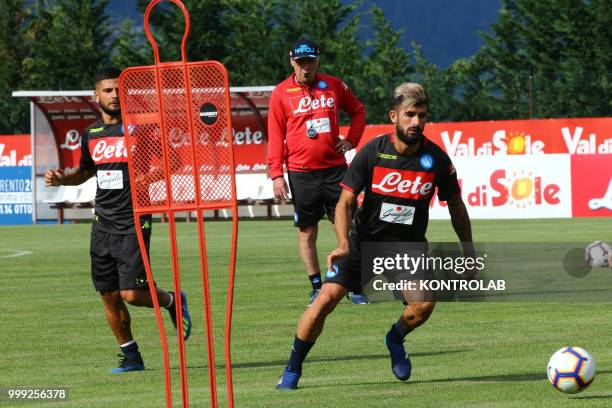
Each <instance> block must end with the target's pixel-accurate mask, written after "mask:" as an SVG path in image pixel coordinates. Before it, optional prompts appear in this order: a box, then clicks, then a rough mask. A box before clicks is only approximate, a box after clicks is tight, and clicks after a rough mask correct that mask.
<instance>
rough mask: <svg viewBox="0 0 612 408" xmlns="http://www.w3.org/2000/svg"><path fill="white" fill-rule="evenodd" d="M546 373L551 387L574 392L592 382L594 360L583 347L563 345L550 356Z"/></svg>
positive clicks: (568, 392) (569, 392) (570, 392)
mask: <svg viewBox="0 0 612 408" xmlns="http://www.w3.org/2000/svg"><path fill="white" fill-rule="evenodd" d="M547 373H548V381H550V383H551V384H552V385H553V387H555V388H556V389H558V390H559V391H561V392H565V393H567V394H575V393H577V392H580V391H582V390H584V389H585V388H586V387H588V386H589V384H591V382H593V378H594V377H595V361H593V357H592V356H591V355H590V354H589V352H588V351H586V350H585V349H583V348H580V347H563V348H562V349H560V350H557V352H556V353H555V354H553V355H552V357H551V358H550V361H549V362H548V369H547Z"/></svg>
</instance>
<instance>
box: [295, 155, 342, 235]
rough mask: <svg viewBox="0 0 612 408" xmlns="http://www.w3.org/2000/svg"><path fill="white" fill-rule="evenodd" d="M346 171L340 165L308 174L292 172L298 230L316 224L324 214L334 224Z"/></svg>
mask: <svg viewBox="0 0 612 408" xmlns="http://www.w3.org/2000/svg"><path fill="white" fill-rule="evenodd" d="M346 169H347V167H346V166H338V167H332V168H329V169H322V170H313V171H308V172H302V171H289V172H288V175H289V188H290V189H291V198H292V200H293V208H294V211H295V212H294V217H293V221H294V224H295V226H296V227H300V228H303V227H309V226H311V225H315V224H317V223H318V222H319V220H320V219H321V217H323V214H327V218H329V220H330V221H331V222H334V215H335V212H336V204H337V203H338V200H339V199H340V194H341V193H342V187H340V182H341V181H342V179H343V178H344V173H346Z"/></svg>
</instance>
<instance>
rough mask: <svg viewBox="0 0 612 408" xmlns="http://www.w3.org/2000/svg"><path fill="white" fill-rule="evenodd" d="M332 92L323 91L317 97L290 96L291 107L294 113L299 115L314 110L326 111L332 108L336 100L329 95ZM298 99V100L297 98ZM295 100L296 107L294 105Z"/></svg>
mask: <svg viewBox="0 0 612 408" xmlns="http://www.w3.org/2000/svg"><path fill="white" fill-rule="evenodd" d="M331 95H333V94H331V93H328V94H327V95H326V94H325V93H323V94H321V95H320V96H319V97H318V98H311V97H310V96H304V97H301V98H291V100H290V102H291V108H292V109H293V114H294V115H297V116H299V115H301V114H305V113H310V112H315V111H318V110H320V111H327V110H332V109H333V108H334V104H335V103H336V100H335V99H334V98H333V97H332V96H331ZM298 99H299V100H298ZM296 101H297V107H295V106H294V104H295V102H296Z"/></svg>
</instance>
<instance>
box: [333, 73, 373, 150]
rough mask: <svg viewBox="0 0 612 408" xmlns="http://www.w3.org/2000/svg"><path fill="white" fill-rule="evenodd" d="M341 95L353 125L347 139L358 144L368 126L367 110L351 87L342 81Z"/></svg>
mask: <svg viewBox="0 0 612 408" xmlns="http://www.w3.org/2000/svg"><path fill="white" fill-rule="evenodd" d="M339 86H340V91H339V93H340V95H342V96H341V101H342V110H344V111H345V112H346V113H348V114H349V115H350V117H351V127H350V128H349V131H348V134H347V136H346V139H347V140H348V141H349V142H351V143H352V144H353V146H357V145H358V144H359V140H361V135H363V131H364V129H365V126H366V112H365V108H364V106H363V103H361V101H360V100H359V99H358V98H357V97H356V96H355V95H353V93H352V92H351V90H350V89H349V87H348V86H347V85H346V84H345V83H344V82H342V81H340V85H339Z"/></svg>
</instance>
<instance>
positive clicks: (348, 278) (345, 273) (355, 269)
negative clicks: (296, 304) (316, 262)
mask: <svg viewBox="0 0 612 408" xmlns="http://www.w3.org/2000/svg"><path fill="white" fill-rule="evenodd" d="M325 283H337V284H338V285H342V286H344V287H345V288H346V289H347V290H348V291H349V292H357V293H361V288H362V286H361V241H360V240H359V238H358V237H357V235H356V234H353V233H351V234H350V235H349V253H348V255H347V256H344V257H342V258H338V259H337V260H336V262H334V265H333V270H331V271H327V272H326V273H325Z"/></svg>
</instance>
